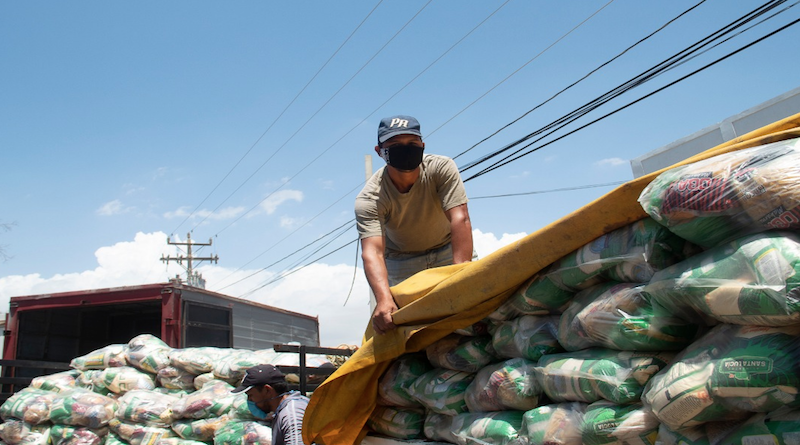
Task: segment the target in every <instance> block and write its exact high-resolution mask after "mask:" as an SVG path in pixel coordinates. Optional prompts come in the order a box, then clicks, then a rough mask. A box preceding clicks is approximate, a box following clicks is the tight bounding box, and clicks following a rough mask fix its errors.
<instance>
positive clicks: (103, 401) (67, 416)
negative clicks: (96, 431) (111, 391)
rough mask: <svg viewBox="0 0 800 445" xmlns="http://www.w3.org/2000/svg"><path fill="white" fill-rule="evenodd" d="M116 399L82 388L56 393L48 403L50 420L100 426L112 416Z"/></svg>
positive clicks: (92, 426)
mask: <svg viewBox="0 0 800 445" xmlns="http://www.w3.org/2000/svg"><path fill="white" fill-rule="evenodd" d="M116 410H117V401H116V400H114V399H112V398H110V397H106V396H104V395H101V394H97V393H95V392H92V391H89V390H88V389H84V388H73V389H71V390H69V391H63V392H60V393H58V397H56V398H55V400H53V403H52V404H51V405H50V420H51V421H52V422H53V423H56V424H61V425H74V426H85V427H88V428H100V427H102V426H104V425H106V424H108V421H109V420H111V419H113V418H114V412H115V411H116Z"/></svg>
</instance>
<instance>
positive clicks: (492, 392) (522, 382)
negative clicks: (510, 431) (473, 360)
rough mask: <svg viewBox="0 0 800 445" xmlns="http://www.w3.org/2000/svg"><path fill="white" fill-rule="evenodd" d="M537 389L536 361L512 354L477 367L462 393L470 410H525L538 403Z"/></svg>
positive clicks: (538, 392) (539, 388) (539, 392)
mask: <svg viewBox="0 0 800 445" xmlns="http://www.w3.org/2000/svg"><path fill="white" fill-rule="evenodd" d="M541 393H542V389H541V387H540V386H539V382H538V379H537V376H536V362H532V361H530V360H527V359H524V358H512V359H509V360H506V361H504V362H500V363H496V364H492V365H489V366H486V367H484V368H483V369H481V370H480V371H478V373H477V374H476V375H475V378H474V379H473V380H472V382H471V383H470V384H469V386H468V387H467V390H466V392H465V393H464V401H465V402H466V403H467V408H468V409H469V411H470V412H472V413H477V412H488V411H508V410H517V411H527V410H529V409H533V408H535V407H536V406H537V405H538V403H539V395H540V394H541Z"/></svg>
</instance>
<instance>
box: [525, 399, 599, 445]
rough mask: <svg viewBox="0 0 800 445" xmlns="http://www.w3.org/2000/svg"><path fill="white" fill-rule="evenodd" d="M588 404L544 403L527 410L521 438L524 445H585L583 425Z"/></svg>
mask: <svg viewBox="0 0 800 445" xmlns="http://www.w3.org/2000/svg"><path fill="white" fill-rule="evenodd" d="M586 406H587V405H586V404H585V403H580V402H567V403H558V404H552V405H544V406H540V407H537V408H533V409H531V410H528V411H526V412H525V415H524V416H523V417H522V427H521V429H520V431H521V432H520V438H521V439H522V440H521V442H522V444H523V445H544V444H547V445H583V439H582V436H581V426H582V425H583V416H584V414H585V413H586Z"/></svg>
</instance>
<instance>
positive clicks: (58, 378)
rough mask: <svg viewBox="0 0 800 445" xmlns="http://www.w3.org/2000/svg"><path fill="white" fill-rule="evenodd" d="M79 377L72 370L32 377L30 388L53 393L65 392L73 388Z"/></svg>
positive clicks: (78, 374)
mask: <svg viewBox="0 0 800 445" xmlns="http://www.w3.org/2000/svg"><path fill="white" fill-rule="evenodd" d="M80 375H81V372H80V371H77V370H72V371H63V372H57V373H55V374H49V375H43V376H39V377H34V378H33V380H32V381H31V387H32V388H37V389H44V390H47V391H53V392H61V391H66V390H70V389H72V388H74V387H75V381H76V380H77V378H78V376H80Z"/></svg>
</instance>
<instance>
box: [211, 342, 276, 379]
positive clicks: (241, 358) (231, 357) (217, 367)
mask: <svg viewBox="0 0 800 445" xmlns="http://www.w3.org/2000/svg"><path fill="white" fill-rule="evenodd" d="M273 358H274V355H270V354H267V353H266V352H264V353H262V354H258V353H256V352H254V351H250V350H248V349H233V350H231V352H230V353H229V354H226V355H223V356H222V357H220V358H219V360H218V361H217V362H216V363H214V370H213V372H214V376H215V377H216V378H218V379H220V380H224V381H226V382H240V381H241V380H242V379H243V378H244V373H245V372H247V370H248V369H250V368H252V367H253V366H256V365H264V364H268V363H270V360H271V359H273Z"/></svg>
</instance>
